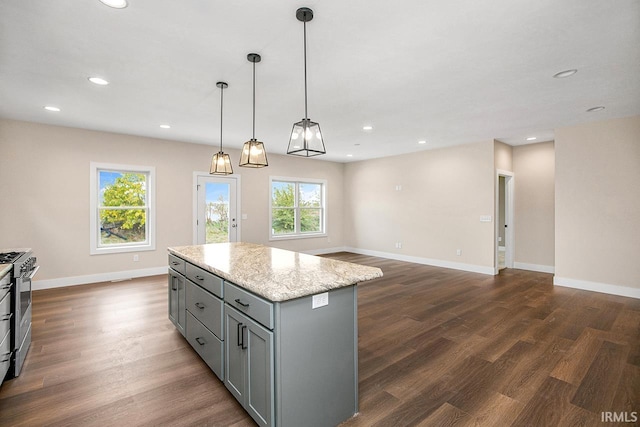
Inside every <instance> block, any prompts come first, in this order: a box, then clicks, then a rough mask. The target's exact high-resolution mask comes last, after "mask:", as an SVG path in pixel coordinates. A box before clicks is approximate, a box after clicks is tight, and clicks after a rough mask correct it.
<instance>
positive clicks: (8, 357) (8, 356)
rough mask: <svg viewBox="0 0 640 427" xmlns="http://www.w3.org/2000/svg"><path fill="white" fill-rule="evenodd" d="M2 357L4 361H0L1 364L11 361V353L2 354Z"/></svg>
mask: <svg viewBox="0 0 640 427" xmlns="http://www.w3.org/2000/svg"><path fill="white" fill-rule="evenodd" d="M0 357H2V360H0V363H4V362H8V361H10V360H11V352H8V353H2V355H0ZM5 357H6V359H5Z"/></svg>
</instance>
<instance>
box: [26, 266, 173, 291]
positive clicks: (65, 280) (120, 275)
mask: <svg viewBox="0 0 640 427" xmlns="http://www.w3.org/2000/svg"><path fill="white" fill-rule="evenodd" d="M167 268H168V267H167V266H166V265H165V266H162V267H152V268H142V269H139V270H128V271H112V272H109V273H99V274H88V275H86V276H73V277H61V278H59V279H48V280H34V281H33V283H32V285H31V289H33V290H34V291H37V290H40V289H51V288H61V287H64V286H75V285H87V284H89V283H98V282H110V281H113V280H127V279H133V278H135V277H146V276H156V275H158V274H166V273H167Z"/></svg>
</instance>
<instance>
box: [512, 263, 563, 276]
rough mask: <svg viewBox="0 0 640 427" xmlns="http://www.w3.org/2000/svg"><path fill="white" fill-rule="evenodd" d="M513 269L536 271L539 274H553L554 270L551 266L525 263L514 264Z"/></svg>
mask: <svg viewBox="0 0 640 427" xmlns="http://www.w3.org/2000/svg"><path fill="white" fill-rule="evenodd" d="M513 268H519V269H520V270H529V271H537V272H539V273H551V274H553V273H555V271H556V268H555V267H554V266H553V265H539V264H528V263H526V262H517V261H516V262H514V263H513Z"/></svg>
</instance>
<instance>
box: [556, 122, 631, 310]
mask: <svg viewBox="0 0 640 427" xmlns="http://www.w3.org/2000/svg"><path fill="white" fill-rule="evenodd" d="M555 136H556V140H555V153H556V156H555V158H556V167H555V171H556V189H555V192H556V200H555V221H556V227H555V230H556V231H555V234H556V239H555V242H556V244H555V274H556V277H555V279H554V282H555V283H556V284H557V285H564V286H571V287H578V288H582V289H589V290H594V291H600V292H608V293H616V294H620V295H627V296H634V297H636V298H640V262H638V255H639V254H640V238H639V236H640V185H639V183H640V116H634V117H628V118H622V119H612V120H606V121H601V122H595V123H588V124H583V125H578V126H571V127H565V128H560V129H556V131H555Z"/></svg>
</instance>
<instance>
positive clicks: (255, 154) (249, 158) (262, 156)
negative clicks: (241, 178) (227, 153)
mask: <svg viewBox="0 0 640 427" xmlns="http://www.w3.org/2000/svg"><path fill="white" fill-rule="evenodd" d="M240 166H244V167H247V168H263V167H265V166H269V162H268V161H267V152H266V151H265V149H264V144H263V143H262V142H261V141H258V140H256V139H254V138H252V139H251V140H249V141H247V142H245V143H244V146H243V147H242V153H241V154H240Z"/></svg>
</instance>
